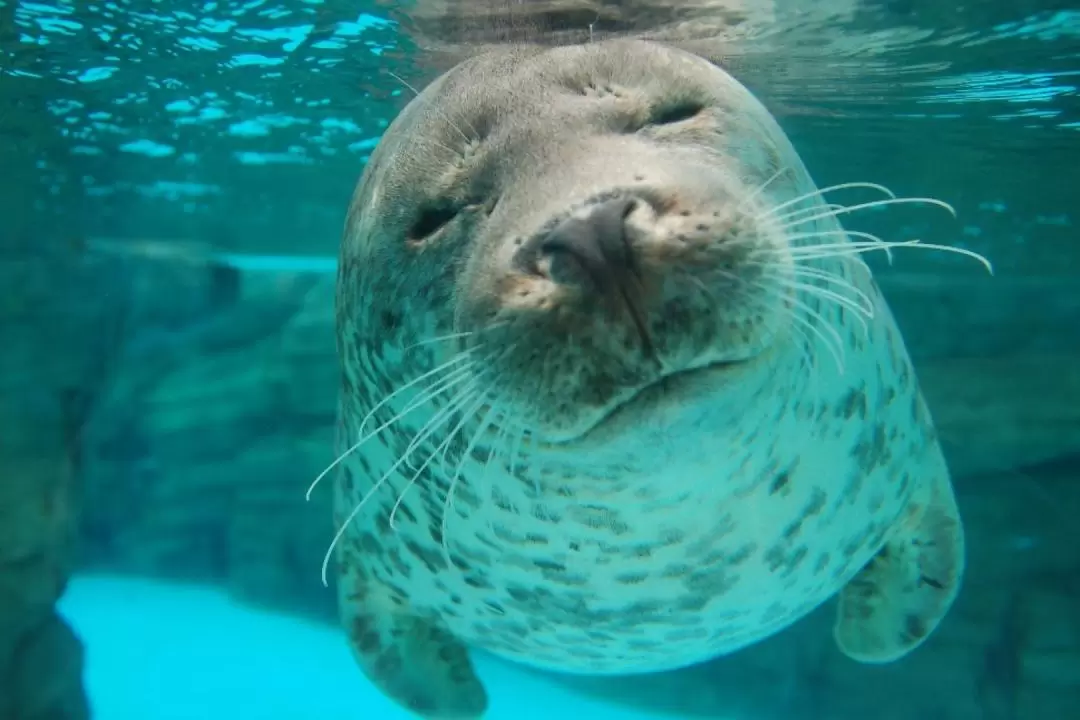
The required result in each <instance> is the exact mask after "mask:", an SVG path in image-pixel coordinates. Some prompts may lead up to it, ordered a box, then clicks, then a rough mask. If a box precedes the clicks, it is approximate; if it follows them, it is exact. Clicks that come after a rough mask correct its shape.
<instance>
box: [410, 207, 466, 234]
mask: <svg viewBox="0 0 1080 720" xmlns="http://www.w3.org/2000/svg"><path fill="white" fill-rule="evenodd" d="M457 214H458V211H457V209H456V208H454V207H451V206H450V205H426V206H423V207H421V208H420V216H419V217H418V218H416V222H414V223H413V225H412V227H411V228H409V239H410V240H412V241H414V242H415V241H418V240H426V239H427V238H429V237H431V236H432V235H434V234H435V233H437V232H439V230H442V228H443V227H444V226H446V225H448V224H450V222H451V221H452V220H453V219H454V218H456V217H457Z"/></svg>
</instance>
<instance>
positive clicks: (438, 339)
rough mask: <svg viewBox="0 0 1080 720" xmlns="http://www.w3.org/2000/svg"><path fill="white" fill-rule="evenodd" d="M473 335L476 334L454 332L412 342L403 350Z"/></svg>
mask: <svg viewBox="0 0 1080 720" xmlns="http://www.w3.org/2000/svg"><path fill="white" fill-rule="evenodd" d="M475 334H476V333H475V332H474V331H472V330H468V331H466V332H456V333H450V334H449V335H440V336H439V337H433V338H428V339H426V340H421V341H420V342H414V343H412V344H410V345H406V346H405V347H404V348H403V350H404V351H405V352H408V351H409V350H412V349H413V348H418V347H421V346H422V345H434V344H435V343H441V342H449V341H450V340H460V339H463V338H467V337H471V336H473V335H475Z"/></svg>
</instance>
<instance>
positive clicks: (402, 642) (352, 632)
mask: <svg viewBox="0 0 1080 720" xmlns="http://www.w3.org/2000/svg"><path fill="white" fill-rule="evenodd" d="M339 580H340V582H341V587H340V591H339V592H340V596H339V603H340V606H341V607H340V612H341V618H342V621H343V623H344V625H345V631H346V634H347V636H348V638H349V644H350V645H351V646H352V650H353V654H354V655H355V656H356V659H357V660H358V661H359V663H360V667H361V669H362V670H363V671H364V674H365V675H367V677H368V679H369V680H371V682H372V683H374V684H375V686H376V687H378V688H379V690H381V691H382V692H383V693H385V694H386V695H387V696H389V697H390V698H393V699H394V700H396V701H397V702H398V703H400V704H401V705H402V706H403V707H406V708H408V709H409V710H411V711H412V712H414V713H416V714H417V715H419V716H420V717H421V718H424V720H479V718H481V717H482V716H483V714H484V711H485V710H486V709H487V693H485V692H484V687H483V685H481V684H480V680H479V679H478V678H477V677H476V674H475V673H474V672H473V667H472V662H471V661H470V660H469V655H468V652H467V651H466V649H465V646H464V645H462V644H461V643H460V642H458V641H457V639H455V638H454V637H453V636H451V635H450V634H449V633H448V632H446V631H445V630H442V629H441V628H439V627H437V626H436V625H435V624H434V623H433V622H432V621H429V620H426V619H422V618H419V617H416V616H415V615H410V614H409V612H408V611H409V607H408V604H407V602H406V600H405V599H404V598H401V597H398V596H396V595H395V594H394V593H393V592H392V591H390V590H389V589H388V588H386V587H384V586H382V585H381V584H380V583H377V582H368V581H363V580H361V579H360V578H359V577H358V576H357V574H355V571H351V570H350V571H346V572H345V573H343V574H342V575H341V576H339Z"/></svg>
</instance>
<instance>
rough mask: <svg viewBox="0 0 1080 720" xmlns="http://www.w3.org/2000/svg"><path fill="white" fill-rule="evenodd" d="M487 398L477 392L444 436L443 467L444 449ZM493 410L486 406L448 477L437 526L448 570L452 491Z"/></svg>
mask: <svg viewBox="0 0 1080 720" xmlns="http://www.w3.org/2000/svg"><path fill="white" fill-rule="evenodd" d="M489 400H490V397H489V395H488V393H486V392H482V393H478V394H477V396H476V400H475V402H473V403H472V404H471V405H470V406H469V409H468V410H467V411H464V412H462V414H461V420H459V421H458V424H457V425H456V426H455V427H454V429H453V430H451V431H450V433H449V434H448V435H447V436H446V440H444V441H443V447H442V457H443V467H444V468H445V462H446V449H447V448H448V447H449V446H450V444H451V443H452V442H453V440H454V438H455V437H457V436H458V434H459V433H460V432H461V430H462V428H464V427H465V424H466V423H468V422H469V420H471V419H472V418H473V416H474V414H475V413H476V411H477V410H479V409H480V408H481V407H482V406H483V404H484V403H485V402H488V401H489ZM494 411H495V407H494V405H492V406H491V407H489V408H488V411H487V412H486V413H485V414H484V418H483V420H481V421H480V427H479V428H477V430H476V433H474V434H473V437H472V440H470V441H469V443H468V445H467V446H466V448H465V451H464V453H463V454H462V456H461V460H460V462H459V464H458V467H457V470H455V471H454V474H453V476H452V477H451V479H450V485H449V486H448V487H447V489H446V497H445V498H444V499H443V514H442V520H441V522H440V525H439V527H440V533H441V535H442V550H443V558H444V559H445V560H446V565H447V569H449V570H453V569H454V568H455V567H456V566H455V565H454V563H453V560H451V558H450V543H449V541H448V539H447V522H448V520H449V517H450V509H451V507H452V505H453V503H454V493H455V492H456V491H457V484H458V481H459V480H460V479H461V470H462V468H463V467H464V465H465V461H466V460H467V459H468V457H469V455H470V454H471V453H472V450H473V448H474V447H476V443H477V442H478V441H479V440H480V437H481V436H483V434H484V431H485V430H487V427H488V421H489V419H490V418H491V415H492V413H493V412H494ZM433 455H434V453H433Z"/></svg>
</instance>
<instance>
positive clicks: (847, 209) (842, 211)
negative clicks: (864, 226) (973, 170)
mask: <svg viewBox="0 0 1080 720" xmlns="http://www.w3.org/2000/svg"><path fill="white" fill-rule="evenodd" d="M888 205H935V206H937V207H940V208H943V209H944V210H947V211H948V212H949V214H950V215H952V216H953V217H956V210H955V209H953V206H952V205H950V204H949V203H947V202H945V201H943V200H938V199H937V198H931V197H900V198H898V197H893V198H887V199H885V200H872V201H870V202H864V203H859V204H857V205H844V206H843V207H841V208H838V209H836V210H827V211H825V212H822V213H819V214H817V215H811V216H810V217H807V218H802V219H800V220H799V221H797V222H792V223H787V224H784V225H782V226H781V227H782V228H783V229H785V230H787V229H788V228H791V227H795V226H797V225H802V224H803V223H808V222H810V221H812V220H820V219H822V218H827V217H837V216H839V215H846V214H848V213H852V212H855V211H856V210H865V209H867V208H874V207H886V206H888Z"/></svg>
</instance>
